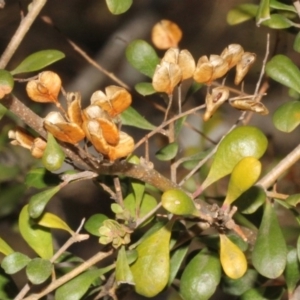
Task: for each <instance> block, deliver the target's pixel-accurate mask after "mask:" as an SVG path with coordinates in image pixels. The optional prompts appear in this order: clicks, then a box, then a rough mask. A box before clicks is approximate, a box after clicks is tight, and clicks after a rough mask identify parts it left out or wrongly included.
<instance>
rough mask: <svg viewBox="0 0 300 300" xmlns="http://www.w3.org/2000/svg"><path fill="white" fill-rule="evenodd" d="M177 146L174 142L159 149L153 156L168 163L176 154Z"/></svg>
mask: <svg viewBox="0 0 300 300" xmlns="http://www.w3.org/2000/svg"><path fill="white" fill-rule="evenodd" d="M178 148H179V145H178V143H176V142H173V143H170V144H168V145H167V146H165V147H163V148H162V149H160V150H159V151H158V152H156V154H155V156H156V158H157V159H159V160H161V161H169V160H171V159H173V158H175V156H176V155H177V153H178Z"/></svg>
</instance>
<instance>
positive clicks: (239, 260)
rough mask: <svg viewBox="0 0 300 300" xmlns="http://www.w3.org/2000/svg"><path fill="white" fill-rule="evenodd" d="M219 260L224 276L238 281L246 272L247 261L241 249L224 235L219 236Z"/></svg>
mask: <svg viewBox="0 0 300 300" xmlns="http://www.w3.org/2000/svg"><path fill="white" fill-rule="evenodd" d="M220 260H221V264H222V267H223V270H224V272H225V274H226V275H227V276H228V277H230V278H232V279H238V278H240V277H242V276H243V275H244V274H245V273H246V271H247V260H246V257H245V254H244V253H243V252H242V251H241V249H240V248H239V247H238V246H237V245H236V244H234V243H233V242H232V241H231V240H230V239H229V238H228V237H227V236H226V235H225V234H220Z"/></svg>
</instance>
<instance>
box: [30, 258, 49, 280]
mask: <svg viewBox="0 0 300 300" xmlns="http://www.w3.org/2000/svg"><path fill="white" fill-rule="evenodd" d="M51 272H52V263H51V262H50V261H49V260H46V259H42V258H39V257H37V258H34V259H33V260H31V261H30V262H29V263H28V265H27V267H26V275H27V278H28V279H29V280H30V282H31V283H33V284H41V283H43V282H45V281H46V280H47V279H48V278H49V277H50V275H51Z"/></svg>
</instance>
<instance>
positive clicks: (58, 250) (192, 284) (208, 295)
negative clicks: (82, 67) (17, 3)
mask: <svg viewBox="0 0 300 300" xmlns="http://www.w3.org/2000/svg"><path fill="white" fill-rule="evenodd" d="M0 2H1V1H0ZM132 2H133V1H132V0H107V1H106V4H107V7H108V9H109V11H110V12H111V13H112V14H114V15H117V14H122V13H124V12H126V11H127V10H128V9H129V8H130V7H131V5H132ZM45 3H46V0H40V1H36V0H34V1H33V2H32V3H31V6H30V9H29V10H28V12H27V13H26V15H25V16H24V19H23V21H22V23H21V24H20V28H19V29H18V31H17V32H16V34H15V35H14V36H13V37H12V39H11V41H10V43H9V45H8V46H7V48H6V50H5V51H4V53H3V54H2V56H1V58H0V68H1V69H0V99H1V105H2V108H1V111H0V112H1V117H3V116H4V115H5V114H6V115H7V116H8V117H10V120H11V121H10V122H15V120H16V118H15V116H16V117H17V119H18V122H17V124H18V125H14V126H10V128H9V130H6V131H5V132H4V133H3V140H4V139H5V138H6V139H8V140H9V142H10V145H9V146H8V147H11V148H10V149H15V148H13V147H18V148H20V147H22V148H23V149H24V152H25V154H24V155H26V153H29V154H30V155H31V156H32V157H33V158H32V162H31V163H30V169H29V171H28V170H26V174H25V175H24V176H23V173H21V172H20V169H19V167H18V165H16V166H10V168H7V167H5V165H3V169H4V170H5V172H3V174H4V173H5V176H4V175H3V176H2V177H1V176H0V184H1V191H2V192H3V193H4V194H5V193H6V194H5V195H11V196H10V197H11V199H9V200H10V201H6V202H4V204H3V211H4V212H3V213H2V214H1V213H0V217H1V218H4V217H8V216H11V215H18V221H17V223H18V233H19V234H20V236H21V238H22V239H23V240H24V241H25V242H26V243H27V244H28V245H29V246H30V247H31V249H32V250H33V252H32V253H34V254H33V255H28V254H25V252H24V253H23V251H22V249H17V247H16V249H14V247H15V246H14V247H12V246H11V245H10V243H9V242H8V241H6V240H5V238H4V236H2V234H0V252H1V253H2V255H3V256H2V257H1V269H0V298H1V299H17V300H21V299H27V300H29V299H35V300H37V299H43V298H44V297H52V298H53V299H56V300H65V299H67V300H68V299H72V300H73V299H120V300H122V299H130V297H132V295H133V294H132V293H136V294H138V295H140V296H144V297H148V298H153V297H155V296H157V295H158V296H159V297H162V299H171V298H172V299H175V298H176V299H183V300H195V299H201V300H205V299H217V298H214V297H221V298H222V297H223V298H225V297H226V299H227V298H228V299H237V298H239V299H243V300H250V299H283V298H282V297H284V299H290V300H294V299H298V298H299V297H300V296H299V295H300V289H299V278H300V262H299V259H300V238H299V237H298V235H299V234H298V232H299V225H300V217H299V212H298V210H297V207H296V206H297V204H298V202H299V199H300V196H299V194H292V193H291V194H285V193H283V192H281V190H277V185H276V182H279V183H280V181H281V179H282V175H283V174H285V173H286V172H287V171H288V170H289V169H290V168H291V167H292V165H293V164H295V163H296V162H297V160H298V159H299V157H300V148H299V146H297V147H296V148H295V149H294V150H292V151H291V152H290V153H289V154H287V155H286V156H285V157H283V158H282V160H281V161H279V163H278V159H277V158H276V159H274V162H272V163H271V164H270V159H271V158H269V160H266V159H265V157H266V156H265V153H266V151H267V148H268V138H267V136H266V134H265V132H264V128H258V127H256V126H254V125H253V123H251V121H252V117H253V116H254V115H255V116H256V117H257V118H259V119H262V118H269V111H272V110H271V109H270V108H271V107H269V105H271V104H270V102H267V101H266V99H268V98H267V97H266V96H267V91H268V89H269V82H271V80H275V81H277V82H278V83H280V84H281V85H283V86H284V87H288V88H289V89H290V95H293V97H294V99H293V100H292V101H285V102H284V103H283V104H281V105H280V106H279V107H278V108H276V109H275V113H274V114H273V116H272V121H273V124H274V127H275V128H276V129H277V130H279V131H283V132H286V133H289V132H292V131H293V130H295V129H296V128H297V126H298V125H299V123H300V121H299V114H300V105H299V94H300V84H299V82H300V80H299V79H300V71H299V69H298V67H297V66H296V65H295V64H294V63H293V61H292V60H291V59H290V58H288V57H287V56H285V55H283V54H281V53H277V52H278V49H277V48H276V45H277V44H276V43H275V46H274V49H272V51H270V47H271V46H270V45H271V44H272V43H270V37H271V39H273V38H274V37H273V31H274V30H283V29H286V28H291V27H292V28H293V29H294V31H293V33H295V32H296V30H298V28H299V24H298V23H297V22H298V21H297V20H298V19H299V17H300V2H299V1H294V5H287V4H284V3H283V2H280V1H266V0H261V1H260V3H259V4H257V5H256V4H241V5H239V6H237V7H235V8H233V9H232V10H230V11H229V12H228V14H227V22H228V23H229V24H230V25H238V24H239V23H242V22H245V21H250V20H254V21H255V23H256V24H257V25H258V26H267V27H269V28H270V29H271V30H272V31H271V34H268V36H267V37H266V43H265V44H266V48H265V49H266V50H265V53H264V54H263V55H262V54H261V53H255V45H254V46H253V47H252V49H246V48H247V47H244V46H243V45H242V43H240V42H239V41H238V40H237V41H235V42H234V43H229V44H227V45H224V48H223V49H217V47H216V49H214V52H213V53H197V54H194V53H192V51H190V50H189V49H185V48H184V47H185V45H184V44H183V42H182V37H183V36H184V32H183V30H182V29H181V28H180V26H179V25H178V24H176V23H174V22H173V21H171V20H166V19H164V20H161V21H159V22H157V23H156V24H152V25H153V26H152V32H151V40H147V41H146V40H142V39H135V40H131V41H128V44H127V46H126V51H125V52H124V57H126V59H127V61H128V62H129V64H130V67H131V68H132V71H134V69H135V71H138V72H140V73H141V74H143V75H144V76H145V77H144V78H145V79H144V80H145V81H144V82H138V83H137V84H136V85H135V86H134V88H131V87H129V86H127V85H126V83H124V82H122V81H121V80H120V79H119V78H117V77H116V76H115V75H114V74H112V73H111V72H109V70H105V69H104V68H103V67H102V66H100V65H96V66H97V68H98V69H99V70H101V72H103V73H104V74H106V75H107V76H108V77H109V79H110V80H111V81H112V83H111V84H108V85H106V86H103V87H101V88H99V89H97V90H94V91H93V92H92V93H91V94H90V95H89V96H88V97H87V98H88V99H85V98H86V96H85V95H84V94H82V93H81V91H80V90H74V91H67V90H66V89H67V87H66V86H64V80H62V79H61V76H60V74H59V72H54V71H53V68H52V64H53V63H56V64H57V65H58V64H59V63H60V62H59V61H60V60H61V59H63V58H64V57H65V54H64V53H63V52H61V51H60V50H53V49H52V50H41V51H38V52H35V53H33V54H31V55H29V56H27V57H25V58H24V59H23V61H22V62H21V63H19V65H18V66H17V67H15V68H14V69H13V70H11V69H10V68H7V65H8V63H9V61H10V59H11V57H12V56H13V54H14V51H15V50H16V49H17V48H18V46H19V44H20V41H21V40H22V39H23V38H24V35H25V32H26V31H27V30H23V29H29V28H30V27H31V25H32V22H33V21H34V20H35V18H36V17H37V16H38V15H39V13H40V11H41V9H42V8H43V6H44V5H45ZM0 13H1V12H0ZM44 21H45V22H47V24H48V25H47V26H50V25H51V24H52V23H51V21H50V20H49V19H45V18H44ZM52 25H53V24H52ZM51 28H52V27H51ZM20 32H21V33H20ZM20 35H21V36H20ZM298 35H299V34H297V35H296V36H295V44H294V49H295V51H297V52H299V49H300V47H299V36H298ZM274 36H275V35H274ZM68 42H70V44H71V45H72V46H73V48H74V49H75V50H76V51H77V52H78V53H79V54H80V55H82V56H83V57H84V58H85V59H86V60H87V61H88V62H92V64H93V65H95V64H96V62H95V61H93V60H92V59H91V58H90V57H89V56H88V55H87V54H86V53H84V52H83V51H82V50H81V49H80V48H79V46H77V45H76V44H75V43H74V42H72V41H71V40H68ZM270 52H271V53H276V54H274V55H273V56H270ZM254 64H256V68H257V69H259V70H260V72H259V74H258V75H257V80H256V86H255V90H254V91H252V92H249V91H248V85H247V78H249V72H251V68H252V67H253V66H254ZM29 73H30V75H29ZM253 76H256V75H253V74H252V77H253ZM21 77H22V78H21ZM62 78H63V77H62ZM15 86H20V87H21V88H22V89H23V91H25V92H26V95H27V96H28V99H26V101H25V99H24V101H23V99H18V98H17V97H16V96H15V94H14V88H15ZM157 96H159V97H157ZM191 97H197V99H200V100H201V101H200V102H199V103H201V104H200V105H198V106H196V105H194V104H193V102H192V101H191ZM135 99H138V101H144V102H145V104H146V103H148V104H149V103H150V105H151V106H153V107H152V108H151V109H153V111H154V110H155V109H157V114H158V115H159V114H160V123H159V124H152V122H154V121H151V120H147V119H146V118H145V117H144V116H142V115H141V114H140V113H139V112H138V110H136V109H135V108H134V106H135V101H134V100H135ZM34 102H35V103H34ZM266 102H267V103H266ZM24 103H29V104H27V105H25V104H24ZM33 104H34V105H35V106H36V105H38V106H40V107H41V110H40V111H41V113H40V115H37V114H35V113H34V112H33V111H32V109H31V107H33V106H32V105H33ZM187 106H188V108H187ZM42 107H47V112H45V111H46V110H43V109H42ZM224 109H226V114H223V118H224V119H226V122H227V124H230V128H229V129H228V130H226V132H225V133H224V134H222V136H221V137H220V138H219V140H218V141H213V139H211V138H210V134H211V132H210V131H209V128H212V127H214V126H216V125H217V124H220V123H222V122H223V121H224V119H222V113H223V111H224ZM155 113H156V111H155ZM230 113H232V116H237V117H234V118H233V117H232V116H231V115H230V116H229V115H228V114H230ZM13 115H15V116H14V117H13ZM191 115H196V117H197V120H198V121H199V124H198V125H199V128H195V126H194V125H193V126H192V125H191V124H189V119H188V117H189V116H191ZM22 125H23V126H22ZM129 127H134V128H138V129H139V130H143V133H144V135H143V137H142V138H141V139H140V140H138V139H137V138H136V135H135V133H134V131H133V130H132V128H129ZM188 131H191V132H197V133H199V140H197V141H195V143H196V145H197V146H195V147H191V146H186V145H185V143H183V142H182V136H183V135H187V133H186V132H188ZM154 136H164V137H165V139H164V144H163V145H162V144H161V145H160V147H157V144H155V143H153V142H152V141H153V139H152V137H154ZM1 138H2V135H1ZM141 147H144V148H143V150H142V151H143V152H142V153H143V155H140V154H139V155H138V153H141V151H136V150H137V149H138V148H141ZM153 149H155V151H152V150H153ZM139 150H141V149H139ZM150 150H151V151H150ZM24 152H23V153H24ZM153 153H155V154H153ZM154 155H155V157H154ZM28 157H29V156H28ZM158 164H159V165H158ZM269 164H270V165H269ZM158 166H159V168H158ZM162 166H163V167H164V168H162ZM1 167H2V165H1ZM5 168H6V169H5ZM162 169H164V170H165V171H164V172H163V173H162V172H160V171H158V170H162ZM19 173H20V174H19ZM0 175H1V172H0ZM17 175H18V176H23V177H24V178H23V179H22V181H24V182H25V185H24V183H20V182H18V185H16V186H14V189H15V193H8V189H6V187H7V186H9V184H8V183H9V182H10V181H13V180H14V178H15V177H16V176H17ZM85 180H92V181H93V182H94V183H95V184H96V185H97V187H99V189H101V190H102V191H105V192H106V193H107V195H108V196H109V197H110V198H111V201H112V203H111V205H110V212H104V211H98V210H96V209H95V211H94V213H93V214H92V215H91V216H89V217H88V218H87V219H85V217H86V216H85V215H82V219H83V221H82V223H81V224H78V228H77V229H74V228H71V227H72V226H70V225H69V224H68V223H67V221H65V220H63V218H62V217H60V216H58V215H57V214H55V213H53V212H51V209H50V206H49V205H48V203H49V202H50V201H51V200H52V199H53V197H54V196H57V194H58V193H59V192H60V191H61V190H62V189H63V188H64V187H65V186H68V185H71V184H72V185H73V186H75V185H76V184H78V183H79V182H80V181H85ZM25 187H27V188H29V187H30V188H32V190H34V191H35V192H34V193H33V194H30V197H29V201H28V203H27V202H26V203H24V201H21V199H22V195H23V194H25V192H26V191H25ZM10 188H11V187H10ZM279 189H280V188H279ZM26 193H27V192H26ZM1 199H2V197H1V195H0V207H2V206H1V205H2V204H1ZM100 201H107V200H102V199H100ZM68 205H70V210H73V209H74V207H73V206H72V205H73V204H72V203H70V204H68ZM278 209H281V213H287V212H292V214H290V215H289V216H292V217H293V218H294V220H295V222H294V223H296V225H295V226H294V227H295V228H294V229H296V230H293V236H292V238H291V239H290V238H287V236H286V234H284V232H285V228H284V226H283V225H282V223H281V221H280V220H279V219H278V214H277V210H278ZM53 229H59V230H64V231H65V232H66V233H67V234H69V235H70V237H69V239H67V240H66V241H65V242H64V243H63V244H62V245H61V244H60V242H57V239H56V233H55V231H54V230H53ZM87 239H95V241H97V242H98V243H97V245H98V250H97V251H96V252H95V253H94V255H92V256H91V257H89V258H87V259H85V260H83V259H82V258H79V257H77V256H76V255H75V254H74V253H72V252H68V251H69V250H70V249H69V248H70V246H71V245H73V244H74V243H77V242H78V243H79V242H80V244H79V247H80V246H82V247H84V244H85V243H84V241H85V240H87ZM71 249H72V248H71ZM99 262H101V264H98V263H99ZM66 266H67V267H66ZM22 270H23V271H24V270H25V272H24V273H23V276H26V284H25V285H23V287H21V288H17V285H16V283H15V282H14V279H15V277H14V276H12V275H13V274H16V273H18V272H21V271H22ZM7 285H9V286H12V287H13V288H12V289H8V288H7ZM170 295H171V296H170ZM216 295H217V296H216ZM220 295H221V296H220ZM231 296H232V298H230V297H231ZM126 297H127V298H126ZM128 297H129V298H128ZM169 297H171V298H169ZM221 298H219V299H221Z"/></svg>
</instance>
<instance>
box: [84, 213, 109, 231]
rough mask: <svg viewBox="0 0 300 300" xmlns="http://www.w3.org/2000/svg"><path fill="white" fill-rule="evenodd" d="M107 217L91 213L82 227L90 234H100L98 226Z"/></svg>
mask: <svg viewBox="0 0 300 300" xmlns="http://www.w3.org/2000/svg"><path fill="white" fill-rule="evenodd" d="M107 219H108V217H107V216H106V215H103V214H95V215H92V216H91V217H90V218H89V219H88V220H87V221H86V222H85V224H84V229H85V230H86V231H87V232H89V233H90V234H92V235H95V236H100V233H99V228H100V227H101V226H102V225H103V222H104V221H105V220H107Z"/></svg>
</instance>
